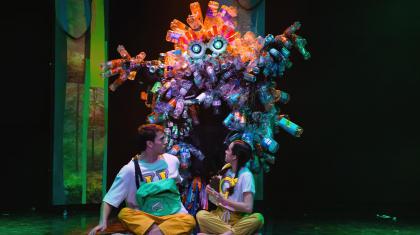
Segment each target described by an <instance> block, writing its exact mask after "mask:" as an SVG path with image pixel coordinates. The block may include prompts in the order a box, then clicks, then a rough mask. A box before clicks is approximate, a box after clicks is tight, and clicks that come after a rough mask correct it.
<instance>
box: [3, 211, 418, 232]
mask: <svg viewBox="0 0 420 235" xmlns="http://www.w3.org/2000/svg"><path fill="white" fill-rule="evenodd" d="M265 217H266V218H265V220H266V221H265V222H266V224H265V227H264V229H263V234H267V235H269V234H287V235H321V234H325V235H327V234H328V235H354V234H361V235H388V234H398V235H400V234H401V235H403V234H404V235H419V234H420V221H419V220H417V219H403V218H397V220H396V221H392V219H381V218H378V217H377V216H376V215H375V214H373V215H372V216H366V215H364V216H360V217H359V218H357V216H354V215H352V216H351V217H348V218H345V216H344V217H343V216H339V217H337V216H333V215H328V216H326V215H323V216H320V215H305V216H301V217H299V218H297V217H293V218H291V217H290V218H288V217H287V216H285V215H282V216H281V218H273V217H272V216H265ZM97 222H98V212H97V210H90V211H88V212H86V211H77V210H73V211H72V210H69V212H68V215H67V216H66V217H65V216H63V214H62V211H61V212H58V211H57V212H54V213H52V212H50V213H41V212H37V211H31V212H15V213H13V212H2V214H1V217H0V234H2V235H3V234H7V235H12V234H31V235H35V234H86V231H88V230H89V229H90V228H92V227H93V226H95V225H96V223H97Z"/></svg>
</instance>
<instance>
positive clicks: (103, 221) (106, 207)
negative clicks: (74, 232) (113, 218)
mask: <svg viewBox="0 0 420 235" xmlns="http://www.w3.org/2000/svg"><path fill="white" fill-rule="evenodd" d="M111 210H112V206H111V205H110V204H108V203H107V202H104V201H103V202H102V206H101V211H100V216H99V224H98V225H97V226H96V227H94V228H93V229H92V230H90V232H89V235H95V234H96V232H98V231H100V232H103V231H105V229H106V228H107V226H108V217H109V214H110V213H111Z"/></svg>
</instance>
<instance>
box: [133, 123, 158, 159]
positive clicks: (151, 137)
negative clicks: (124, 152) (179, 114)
mask: <svg viewBox="0 0 420 235" xmlns="http://www.w3.org/2000/svg"><path fill="white" fill-rule="evenodd" d="M158 132H163V127H162V126H160V125H156V124H144V125H141V126H139V128H137V149H138V151H139V153H141V152H142V151H144V150H146V142H147V141H155V138H156V134H157V133H158Z"/></svg>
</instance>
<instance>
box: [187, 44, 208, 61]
mask: <svg viewBox="0 0 420 235" xmlns="http://www.w3.org/2000/svg"><path fill="white" fill-rule="evenodd" d="M205 52H206V46H205V45H204V43H202V42H196V41H195V42H191V43H190V44H189V46H188V54H189V55H190V56H191V57H192V58H194V59H198V58H201V57H203V55H204V54H205Z"/></svg>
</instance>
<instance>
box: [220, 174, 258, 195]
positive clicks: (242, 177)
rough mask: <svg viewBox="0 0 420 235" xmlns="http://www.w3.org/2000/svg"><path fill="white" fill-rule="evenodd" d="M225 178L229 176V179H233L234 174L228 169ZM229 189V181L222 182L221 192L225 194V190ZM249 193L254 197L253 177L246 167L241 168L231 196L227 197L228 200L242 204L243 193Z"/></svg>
mask: <svg viewBox="0 0 420 235" xmlns="http://www.w3.org/2000/svg"><path fill="white" fill-rule="evenodd" d="M225 176H229V177H231V178H233V177H235V174H234V173H233V172H232V169H229V170H228V171H227V172H226V174H225ZM229 187H230V182H229V181H223V183H222V191H223V192H226V190H227V189H228V188H229ZM246 192H251V193H252V194H253V195H255V182H254V176H253V175H252V172H251V171H250V170H249V169H248V167H242V168H241V169H240V170H239V173H238V182H237V183H236V184H235V187H234V192H233V194H232V195H230V196H229V197H228V199H230V200H232V201H236V202H243V201H244V193H246Z"/></svg>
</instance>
